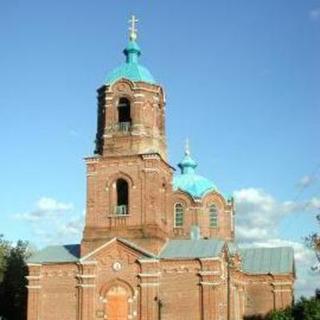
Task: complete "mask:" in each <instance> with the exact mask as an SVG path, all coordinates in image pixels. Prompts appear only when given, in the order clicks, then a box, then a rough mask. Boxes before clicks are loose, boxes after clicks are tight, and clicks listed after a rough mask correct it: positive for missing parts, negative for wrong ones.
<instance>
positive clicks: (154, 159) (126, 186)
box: [81, 16, 173, 255]
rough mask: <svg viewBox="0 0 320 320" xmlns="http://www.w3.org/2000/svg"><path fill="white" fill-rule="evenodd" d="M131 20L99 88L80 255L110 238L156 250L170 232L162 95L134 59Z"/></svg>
mask: <svg viewBox="0 0 320 320" xmlns="http://www.w3.org/2000/svg"><path fill="white" fill-rule="evenodd" d="M136 22H137V20H136V19H135V17H134V16H133V17H132V19H131V28H130V38H129V43H128V45H127V47H126V48H125V49H124V51H123V52H124V55H125V62H124V63H123V64H121V65H120V66H119V67H118V68H116V69H114V70H113V71H112V72H110V73H109V74H108V75H107V78H106V81H105V84H104V85H103V86H102V87H101V88H100V89H98V120H97V134H96V147H95V156H93V157H89V158H87V159H86V163H87V210H86V222H85V228H84V232H83V240H82V248H81V249H82V255H83V254H86V253H88V252H90V251H92V250H94V249H95V248H96V247H98V246H100V245H102V244H103V243H105V242H106V241H107V240H108V239H111V238H113V237H122V238H125V239H127V240H129V241H132V242H134V243H136V244H137V245H140V246H142V247H144V248H145V249H148V250H150V251H153V252H157V251H158V250H159V249H160V248H161V246H162V245H163V242H164V241H165V239H166V238H167V237H168V234H169V225H170V219H171V216H170V214H169V210H170V209H169V208H170V207H169V206H170V203H169V202H170V195H171V192H172V186H171V181H172V170H173V169H172V168H171V167H170V166H169V164H168V163H167V147H166V135H165V97H164V92H163V89H162V87H161V86H159V85H158V84H157V83H156V81H155V80H154V78H153V76H152V75H151V73H150V72H149V70H148V69H146V68H145V67H143V66H142V65H141V64H140V63H139V57H140V55H141V50H140V48H139V46H138V43H137V41H136V40H137V30H136Z"/></svg>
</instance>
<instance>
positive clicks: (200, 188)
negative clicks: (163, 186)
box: [173, 150, 217, 198]
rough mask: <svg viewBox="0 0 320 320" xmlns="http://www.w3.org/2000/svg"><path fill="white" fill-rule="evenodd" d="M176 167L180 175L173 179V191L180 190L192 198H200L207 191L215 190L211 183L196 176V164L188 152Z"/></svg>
mask: <svg viewBox="0 0 320 320" xmlns="http://www.w3.org/2000/svg"><path fill="white" fill-rule="evenodd" d="M178 167H179V168H180V169H181V174H180V175H175V176H174V177H173V190H174V191H176V190H181V191H183V192H186V193H188V194H189V195H190V196H191V197H193V198H202V197H203V196H204V195H205V194H206V193H208V192H209V191H216V190H217V188H216V186H215V185H214V183H213V182H212V181H210V180H209V179H207V178H204V177H202V176H200V175H198V174H196V167H197V163H196V162H195V161H194V160H193V159H192V158H191V156H190V153H189V151H188V150H187V151H186V153H185V156H184V158H183V160H182V161H181V162H180V163H179V164H178Z"/></svg>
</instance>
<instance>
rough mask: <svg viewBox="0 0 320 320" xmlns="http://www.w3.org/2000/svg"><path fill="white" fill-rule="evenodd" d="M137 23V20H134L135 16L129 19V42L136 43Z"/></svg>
mask: <svg viewBox="0 0 320 320" xmlns="http://www.w3.org/2000/svg"><path fill="white" fill-rule="evenodd" d="M138 22H139V20H138V19H137V18H136V16H135V15H132V16H131V19H130V20H129V23H130V27H129V31H130V40H131V41H136V40H137V37H138V29H137V25H136V24H137V23H138Z"/></svg>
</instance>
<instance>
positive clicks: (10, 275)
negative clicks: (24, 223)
mask: <svg viewBox="0 0 320 320" xmlns="http://www.w3.org/2000/svg"><path fill="white" fill-rule="evenodd" d="M0 248H1V249H0V250H1V251H0V254H1V256H0V259H2V260H0V263H1V266H2V270H3V276H2V280H1V281H0V310H1V311H0V316H2V317H3V318H4V319H7V320H25V319H26V305H27V304H26V302H27V301H26V297H27V291H26V285H27V280H26V278H25V276H26V275H27V266H26V263H25V261H26V259H27V258H28V257H29V256H30V254H31V251H30V249H29V244H28V242H26V241H21V240H19V241H18V242H17V244H16V245H15V246H13V245H12V244H10V243H9V242H7V241H4V240H3V237H1V243H0Z"/></svg>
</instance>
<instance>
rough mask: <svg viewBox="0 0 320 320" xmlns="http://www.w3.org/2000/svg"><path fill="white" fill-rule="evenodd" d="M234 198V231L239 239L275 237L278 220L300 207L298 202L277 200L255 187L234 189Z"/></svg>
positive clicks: (250, 239)
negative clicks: (235, 221) (235, 227)
mask: <svg viewBox="0 0 320 320" xmlns="http://www.w3.org/2000/svg"><path fill="white" fill-rule="evenodd" d="M234 198H235V203H236V219H237V223H236V226H237V229H236V233H237V236H238V239H239V240H240V241H256V240H259V241H262V240H264V239H270V237H276V236H277V233H276V230H277V226H278V224H279V222H280V220H281V219H282V218H283V217H284V216H286V215H288V214H291V213H293V212H296V211H298V210H299V209H300V208H301V205H300V204H298V203H294V202H292V201H284V202H279V201H277V200H276V199H275V198H274V197H272V196H271V195H270V194H268V193H266V192H264V191H263V190H261V189H255V188H248V189H241V190H238V191H235V192H234Z"/></svg>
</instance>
